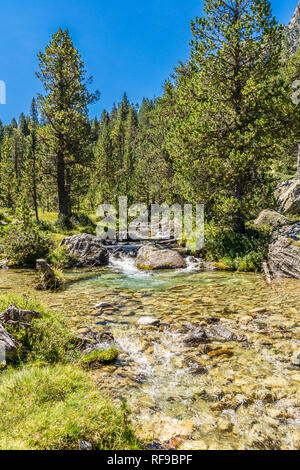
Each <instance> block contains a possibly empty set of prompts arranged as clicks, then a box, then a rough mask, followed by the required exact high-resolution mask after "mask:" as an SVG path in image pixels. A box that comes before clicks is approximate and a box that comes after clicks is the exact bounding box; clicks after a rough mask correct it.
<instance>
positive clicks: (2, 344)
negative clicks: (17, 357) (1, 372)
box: [0, 324, 18, 353]
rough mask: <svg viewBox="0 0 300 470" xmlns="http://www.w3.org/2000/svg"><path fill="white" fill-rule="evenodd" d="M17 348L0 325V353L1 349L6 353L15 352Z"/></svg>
mask: <svg viewBox="0 0 300 470" xmlns="http://www.w3.org/2000/svg"><path fill="white" fill-rule="evenodd" d="M17 347H18V343H17V341H16V340H15V339H14V338H13V337H12V336H11V335H10V334H9V333H7V331H6V330H5V329H4V328H3V326H2V325H1V324H0V352H1V353H2V351H3V349H4V351H5V352H6V353H9V352H11V351H14V350H16V349H17Z"/></svg>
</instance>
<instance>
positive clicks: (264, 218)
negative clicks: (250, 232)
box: [254, 209, 289, 227]
mask: <svg viewBox="0 0 300 470" xmlns="http://www.w3.org/2000/svg"><path fill="white" fill-rule="evenodd" d="M288 223H289V219H288V218H287V217H285V216H284V215H282V214H279V212H276V211H272V210H270V209H265V210H263V211H262V212H261V213H260V214H259V216H258V217H257V219H255V220H254V225H270V226H271V227H279V226H281V225H287V224H288Z"/></svg>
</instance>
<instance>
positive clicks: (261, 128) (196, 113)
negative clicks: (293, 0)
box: [167, 0, 286, 231]
mask: <svg viewBox="0 0 300 470" xmlns="http://www.w3.org/2000/svg"><path fill="white" fill-rule="evenodd" d="M204 10H205V15H204V17H202V18H198V17H197V18H196V19H195V21H193V22H192V34H193V40H192V42H191V55H190V59H189V61H188V62H187V64H181V65H180V66H179V67H178V68H177V70H176V74H175V83H176V96H175V106H174V112H173V117H172V120H171V127H170V131H169V133H168V136H167V149H168V151H169V153H170V155H171V157H172V160H173V166H174V169H175V184H176V186H177V188H178V192H179V194H180V195H181V196H182V197H183V198H184V199H187V200H194V201H199V202H203V203H204V204H205V210H206V214H207V216H208V217H210V218H212V217H215V218H216V219H217V220H218V221H219V222H221V223H223V224H224V225H227V226H231V227H233V228H234V229H235V230H238V231H243V230H244V226H245V220H247V219H248V218H251V216H252V214H253V213H254V212H255V210H256V209H257V208H258V207H261V206H262V205H264V204H266V202H267V201H268V197H269V195H270V192H271V190H272V186H271V174H270V171H269V167H270V159H271V158H273V157H274V155H275V153H276V148H277V147H276V143H277V142H278V141H279V140H280V139H281V138H282V135H283V134H284V132H285V131H286V129H285V125H284V116H283V114H284V113H282V103H283V101H284V99H285V95H284V93H283V80H282V79H281V78H280V74H279V71H280V64H281V62H280V61H281V44H282V33H281V28H280V27H278V25H277V23H276V20H275V19H274V17H273V16H272V13H271V6H270V3H269V2H268V1H256V0H250V1H248V0H234V1H233V2H231V3H226V2H221V1H219V0H206V1H205V6H204Z"/></svg>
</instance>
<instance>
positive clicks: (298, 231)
mask: <svg viewBox="0 0 300 470" xmlns="http://www.w3.org/2000/svg"><path fill="white" fill-rule="evenodd" d="M268 264H269V268H270V271H271V272H272V273H273V274H274V275H275V276H278V277H294V278H296V279H300V222H297V223H295V224H292V225H287V226H284V227H280V228H278V229H276V230H275V231H274V232H273V234H272V239H271V242H270V245H269V253H268Z"/></svg>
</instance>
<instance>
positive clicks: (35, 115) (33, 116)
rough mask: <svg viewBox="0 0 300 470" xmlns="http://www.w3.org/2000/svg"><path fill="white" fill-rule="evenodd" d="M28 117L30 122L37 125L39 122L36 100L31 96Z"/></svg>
mask: <svg viewBox="0 0 300 470" xmlns="http://www.w3.org/2000/svg"><path fill="white" fill-rule="evenodd" d="M30 119H31V122H32V124H34V125H37V124H39V112H38V107H37V102H36V100H35V98H32V101H31V105H30Z"/></svg>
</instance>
